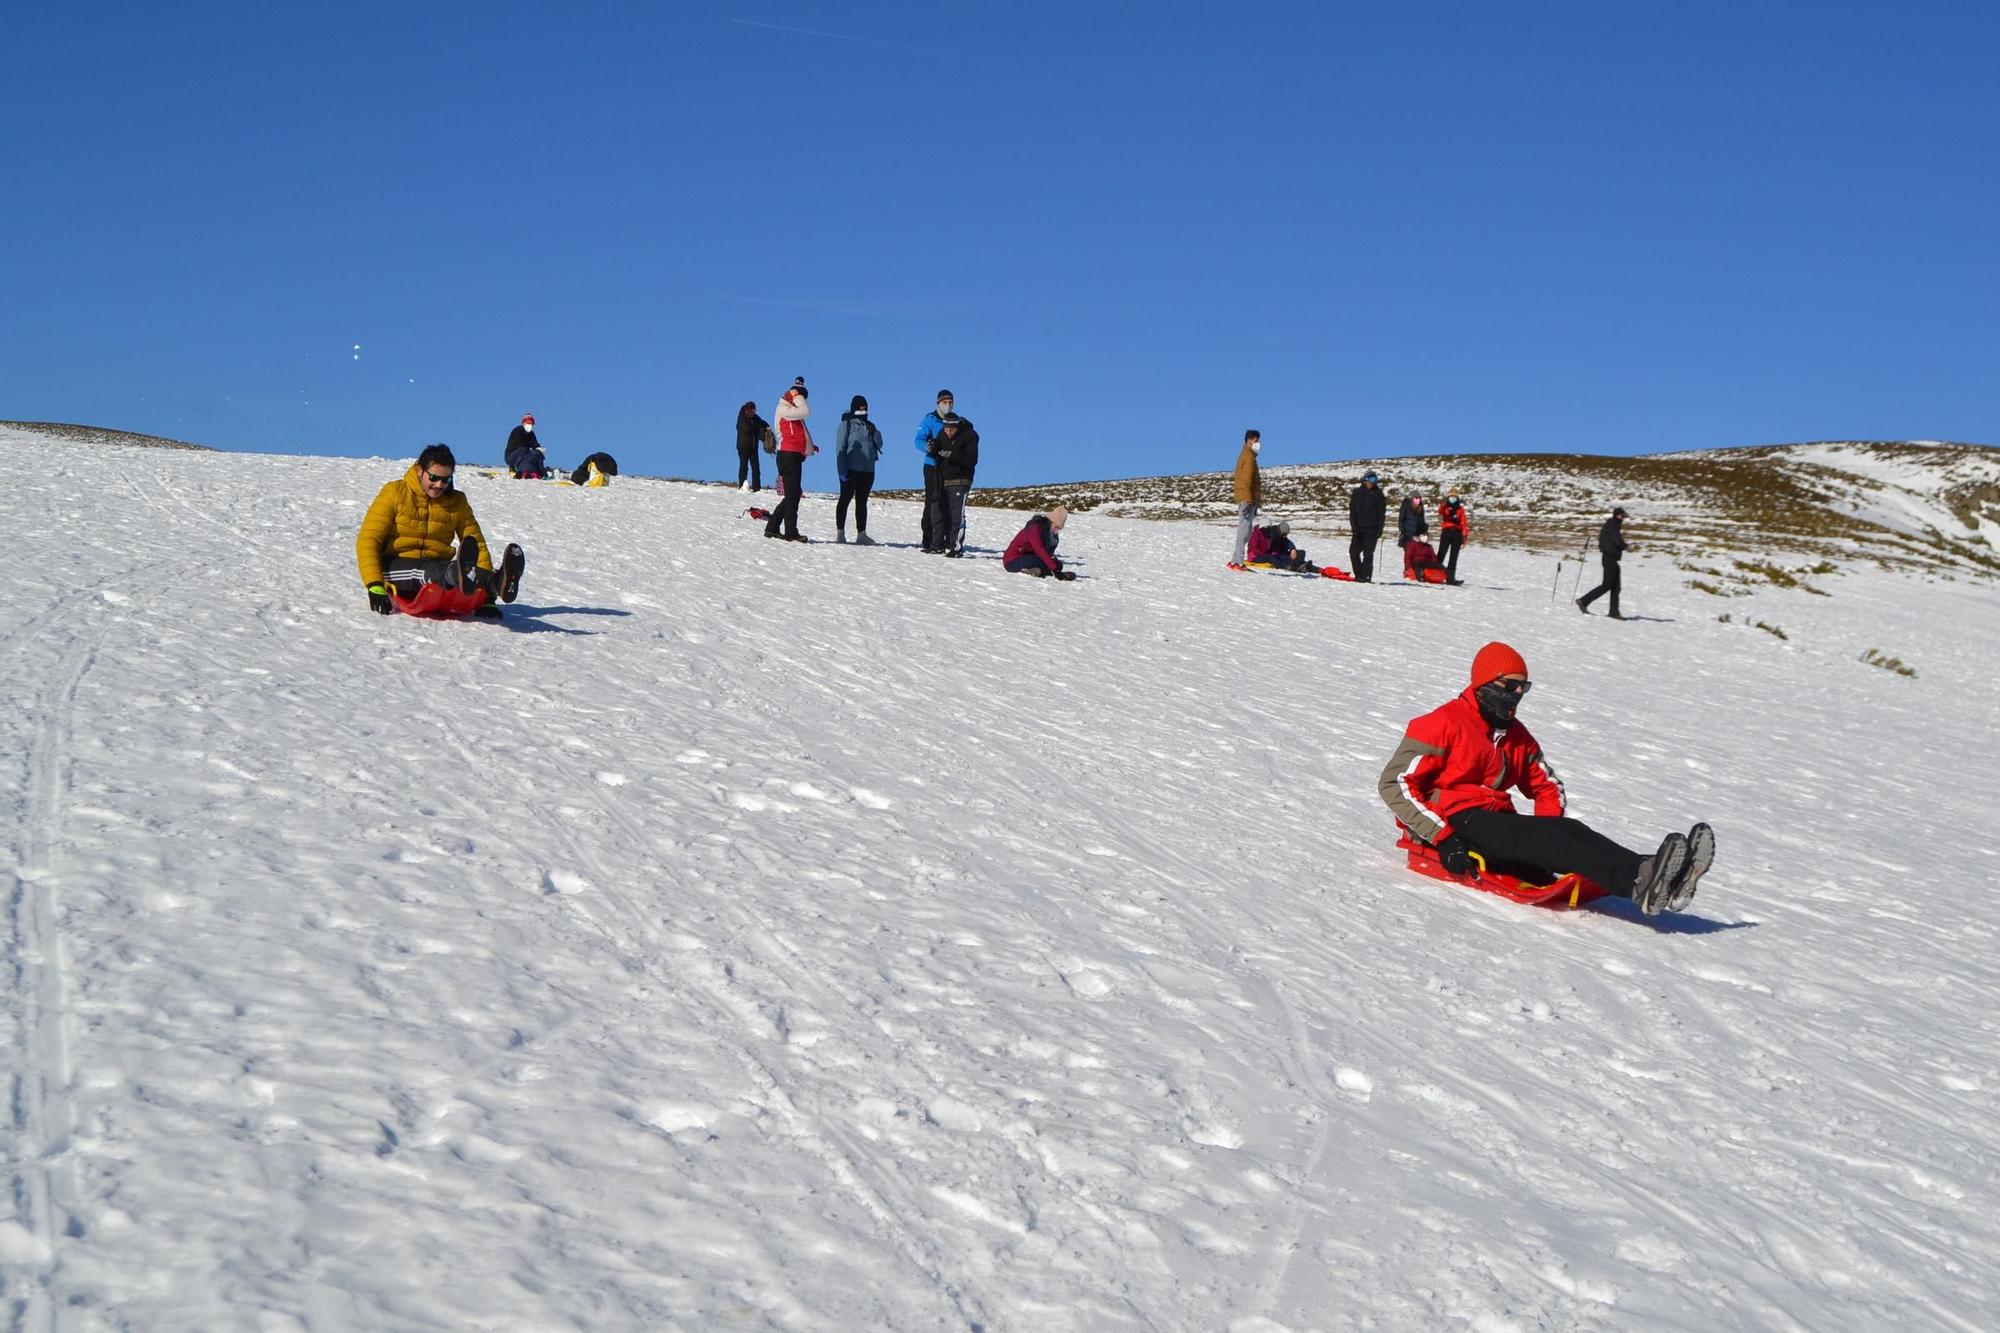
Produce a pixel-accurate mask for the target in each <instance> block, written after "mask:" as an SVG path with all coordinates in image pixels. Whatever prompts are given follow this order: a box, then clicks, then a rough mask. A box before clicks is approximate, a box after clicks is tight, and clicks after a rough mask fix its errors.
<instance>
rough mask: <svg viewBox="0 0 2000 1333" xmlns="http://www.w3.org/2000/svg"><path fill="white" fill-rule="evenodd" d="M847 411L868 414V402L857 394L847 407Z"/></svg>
mask: <svg viewBox="0 0 2000 1333" xmlns="http://www.w3.org/2000/svg"><path fill="white" fill-rule="evenodd" d="M847 410H848V411H850V412H866V411H867V410H868V400H867V399H866V398H863V397H862V396H861V395H860V394H858V393H857V394H855V395H854V401H853V402H851V403H849V404H848V405H847Z"/></svg>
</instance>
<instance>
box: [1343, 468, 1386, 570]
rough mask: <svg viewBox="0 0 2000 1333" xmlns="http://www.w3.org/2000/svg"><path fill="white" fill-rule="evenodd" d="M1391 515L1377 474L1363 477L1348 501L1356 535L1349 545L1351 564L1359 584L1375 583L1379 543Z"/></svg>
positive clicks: (1350, 520) (1350, 521)
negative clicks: (1384, 525)
mask: <svg viewBox="0 0 2000 1333" xmlns="http://www.w3.org/2000/svg"><path fill="white" fill-rule="evenodd" d="M1388 512H1389V498H1388V497H1387V496H1385V495H1383V494H1382V487H1381V486H1380V485H1379V484H1378V483H1377V481H1376V477H1375V474H1374V473H1373V472H1370V473H1367V474H1366V475H1364V476H1363V477H1362V478H1361V484H1360V485H1359V486H1356V487H1355V488H1354V494H1353V495H1352V496H1350V497H1349V499H1348V501H1347V526H1348V529H1349V530H1350V531H1351V532H1352V533H1353V536H1352V537H1351V538H1350V539H1349V540H1348V543H1347V563H1348V566H1349V567H1350V568H1351V569H1353V571H1354V581H1355V582H1356V583H1373V582H1374V581H1375V543H1377V542H1379V541H1381V540H1382V524H1383V523H1384V522H1385V521H1386V519H1387V517H1388Z"/></svg>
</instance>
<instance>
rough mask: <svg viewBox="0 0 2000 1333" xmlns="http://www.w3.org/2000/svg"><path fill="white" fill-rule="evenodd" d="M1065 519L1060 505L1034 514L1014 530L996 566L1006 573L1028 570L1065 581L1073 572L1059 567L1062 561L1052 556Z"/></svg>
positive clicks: (1037, 576) (1067, 516)
mask: <svg viewBox="0 0 2000 1333" xmlns="http://www.w3.org/2000/svg"><path fill="white" fill-rule="evenodd" d="M1067 522H1069V510H1068V509H1065V508H1064V507H1063V506H1062V505H1057V506H1056V507H1055V508H1053V509H1050V510H1046V511H1044V512H1042V513H1039V514H1036V515H1035V516H1034V517H1033V518H1031V519H1029V520H1028V521H1027V522H1026V523H1025V524H1023V525H1022V526H1021V530H1020V531H1019V532H1017V533H1015V534H1014V540H1013V541H1011V542H1008V543H1007V550H1006V552H1005V553H1004V554H1002V555H1001V557H1000V567H1001V568H1002V569H1004V570H1006V571H1007V572H1008V573H1009V574H1032V575H1034V576H1035V577H1036V578H1038V579H1045V578H1049V577H1051V576H1053V577H1055V578H1059V579H1061V580H1062V581H1063V582H1065V583H1067V582H1069V581H1070V580H1071V579H1073V578H1075V577H1076V575H1074V574H1072V573H1070V572H1069V571H1068V570H1066V569H1064V568H1063V562H1062V561H1061V560H1058V559H1057V558H1056V543H1057V542H1058V541H1059V540H1060V536H1059V534H1060V533H1061V532H1062V530H1063V524H1065V523H1067Z"/></svg>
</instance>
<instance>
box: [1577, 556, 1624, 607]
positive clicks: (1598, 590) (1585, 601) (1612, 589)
mask: <svg viewBox="0 0 2000 1333" xmlns="http://www.w3.org/2000/svg"><path fill="white" fill-rule="evenodd" d="M1623 582H1624V580H1623V579H1622V578H1621V577H1620V576H1619V573H1618V562H1617V561H1616V560H1606V561H1605V562H1604V581H1603V582H1602V583H1599V584H1598V585H1597V586H1596V587H1595V588H1592V589H1591V590H1590V591H1589V592H1587V593H1585V594H1584V595H1583V596H1581V597H1579V598H1577V601H1576V604H1577V605H1578V606H1581V607H1588V606H1589V605H1590V604H1591V603H1592V602H1594V601H1596V600H1597V599H1598V598H1600V597H1602V596H1604V594H1606V593H1610V594H1611V614H1612V615H1613V616H1616V615H1617V614H1618V589H1619V587H1620V586H1621V585H1622V584H1623Z"/></svg>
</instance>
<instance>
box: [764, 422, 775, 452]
mask: <svg viewBox="0 0 2000 1333" xmlns="http://www.w3.org/2000/svg"><path fill="white" fill-rule="evenodd" d="M764 452H765V453H767V454H775V453H777V452H778V432H776V431H774V430H772V429H771V428H770V427H769V426H766V427H764Z"/></svg>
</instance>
